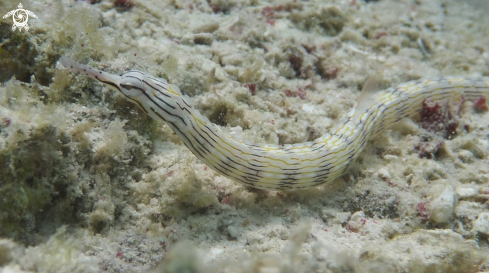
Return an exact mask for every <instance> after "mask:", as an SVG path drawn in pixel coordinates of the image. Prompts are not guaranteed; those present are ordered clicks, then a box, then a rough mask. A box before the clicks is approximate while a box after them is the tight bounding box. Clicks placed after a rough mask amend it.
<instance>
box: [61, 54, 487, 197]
mask: <svg viewBox="0 0 489 273" xmlns="http://www.w3.org/2000/svg"><path fill="white" fill-rule="evenodd" d="M60 63H61V64H62V65H63V66H64V67H65V68H67V69H69V70H71V71H74V72H80V73H82V74H85V75H87V76H88V77H90V78H93V79H95V80H98V81H99V82H102V83H104V84H107V85H109V86H111V87H113V88H115V89H117V90H118V91H120V92H121V93H122V94H123V95H124V96H125V97H126V98H127V99H129V100H130V101H132V102H134V103H136V104H137V105H138V106H139V107H141V109H142V110H143V111H144V112H145V113H146V114H148V115H149V116H151V117H152V118H154V119H156V120H162V121H165V122H166V123H167V124H168V125H169V126H170V127H171V128H172V129H173V131H174V132H175V133H176V134H177V135H178V136H179V137H180V139H181V140H182V141H183V143H185V145H186V146H187V148H188V149H190V150H191V151H192V153H194V155H195V156H197V158H199V159H200V160H201V161H202V162H204V163H205V164H206V165H207V166H209V167H210V168H211V169H213V170H214V171H216V172H218V173H220V174H221V175H223V176H226V177H228V178H230V179H232V180H235V181H238V182H241V183H244V184H246V185H248V186H251V187H255V188H259V189H266V190H297V189H308V188H311V187H314V186H317V185H320V184H323V183H326V182H330V181H333V180H334V179H336V178H337V177H339V176H341V175H343V174H344V173H345V172H346V170H347V168H348V166H349V164H350V163H351V162H352V161H353V160H355V159H356V158H357V157H358V155H359V154H360V152H361V151H362V149H363V147H364V146H365V144H366V143H367V142H368V141H369V140H370V139H371V138H372V137H373V136H374V135H375V134H377V133H379V132H381V131H382V130H383V129H384V128H386V127H388V126H390V125H392V124H393V123H395V122H397V121H399V120H400V119H402V118H404V117H409V116H412V115H413V114H415V113H417V112H419V110H420V109H421V107H422V102H423V100H424V99H427V98H430V99H433V100H442V99H450V100H458V99H460V98H461V97H462V96H464V97H465V98H467V99H476V98H479V97H481V96H483V97H485V98H486V99H488V98H489V77H479V78H468V77H448V76H447V77H430V78H423V79H420V80H415V81H410V82H406V83H402V84H399V85H397V86H395V87H390V88H387V89H384V90H380V89H379V88H378V85H377V83H378V80H376V79H373V80H368V81H367V83H366V84H365V86H364V88H363V90H362V92H361V93H360V97H359V100H358V103H357V106H356V107H355V108H354V109H352V110H350V111H349V112H348V113H347V114H346V115H345V116H344V117H343V118H341V119H340V120H339V122H338V124H337V125H336V126H334V127H333V128H332V129H331V131H330V132H329V133H326V134H325V135H323V136H321V137H319V138H318V139H316V140H314V141H310V142H304V143H297V144H284V145H272V144H255V143H251V142H248V141H243V140H239V139H236V138H233V137H232V136H230V135H228V134H226V133H225V132H223V131H222V130H221V129H220V128H219V127H218V126H216V125H214V124H213V123H211V122H210V121H209V119H207V118H206V117H204V116H203V115H202V114H200V112H199V111H197V110H196V109H195V108H194V106H193V104H192V101H191V99H190V98H189V97H188V96H186V95H183V94H182V93H181V92H180V89H179V88H178V86H176V85H174V84H169V83H168V82H167V81H166V80H165V79H162V78H157V77H154V76H152V75H150V74H147V73H143V72H141V71H135V70H132V71H129V72H127V73H125V74H123V75H121V76H119V75H114V74H110V73H107V72H103V71H100V70H97V69H95V68H92V67H89V66H87V65H84V64H80V63H76V62H74V61H72V60H71V59H69V58H67V57H65V56H63V57H61V58H60Z"/></svg>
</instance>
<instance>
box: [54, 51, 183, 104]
mask: <svg viewBox="0 0 489 273" xmlns="http://www.w3.org/2000/svg"><path fill="white" fill-rule="evenodd" d="M59 61H60V63H61V65H63V66H64V67H65V68H67V69H69V70H71V71H74V72H79V73H81V74H84V75H86V76H88V77H90V78H92V79H95V80H97V81H99V82H101V83H104V84H107V85H109V86H112V87H113V88H115V89H117V90H118V91H119V92H121V93H122V94H123V95H124V96H126V97H127V98H128V99H129V100H131V101H133V102H135V103H137V104H139V106H141V108H143V110H145V109H144V107H142V105H141V102H144V101H147V100H148V99H149V98H150V97H154V96H167V97H170V96H179V97H180V96H182V93H181V92H180V90H179V88H178V87H177V86H176V85H173V84H168V82H167V81H166V80H165V79H162V78H156V77H154V76H152V75H150V74H147V73H144V72H141V71H137V70H132V71H129V72H127V73H125V74H122V75H120V76H119V75H115V74H111V73H108V72H104V71H100V70H98V69H95V68H93V67H90V66H88V65H85V64H81V63H77V62H74V61H73V60H71V59H69V58H67V57H65V56H62V57H61V58H60V60H59Z"/></svg>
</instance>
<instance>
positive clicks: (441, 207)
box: [430, 186, 455, 224]
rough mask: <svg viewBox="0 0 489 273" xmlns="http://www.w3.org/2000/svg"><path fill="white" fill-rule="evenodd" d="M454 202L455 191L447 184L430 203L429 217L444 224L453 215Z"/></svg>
mask: <svg viewBox="0 0 489 273" xmlns="http://www.w3.org/2000/svg"><path fill="white" fill-rule="evenodd" d="M454 204H455V191H454V190H453V188H452V187H451V186H447V187H446V188H445V190H444V191H443V192H442V193H441V194H440V195H438V196H437V197H436V198H435V199H434V200H433V201H432V202H431V203H430V218H431V220H432V221H433V222H435V223H437V224H446V223H448V221H449V220H450V217H451V216H452V215H453V209H454Z"/></svg>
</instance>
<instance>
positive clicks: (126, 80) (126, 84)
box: [119, 76, 144, 90]
mask: <svg viewBox="0 0 489 273" xmlns="http://www.w3.org/2000/svg"><path fill="white" fill-rule="evenodd" d="M119 85H120V86H121V87H122V88H124V89H126V90H131V89H138V90H143V88H144V85H143V82H142V81H141V79H139V78H137V77H134V76H123V77H122V79H121V81H120V84H119Z"/></svg>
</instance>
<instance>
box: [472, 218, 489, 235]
mask: <svg viewBox="0 0 489 273" xmlns="http://www.w3.org/2000/svg"><path fill="white" fill-rule="evenodd" d="M472 231H475V232H480V233H483V234H485V235H489V212H481V213H479V215H478V216H477V220H475V221H474V227H473V228H472Z"/></svg>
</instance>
